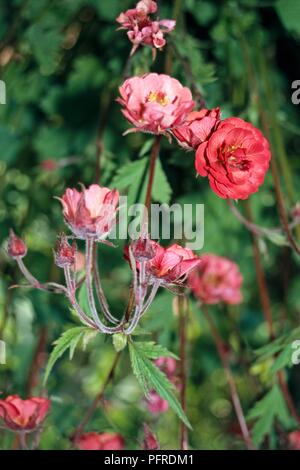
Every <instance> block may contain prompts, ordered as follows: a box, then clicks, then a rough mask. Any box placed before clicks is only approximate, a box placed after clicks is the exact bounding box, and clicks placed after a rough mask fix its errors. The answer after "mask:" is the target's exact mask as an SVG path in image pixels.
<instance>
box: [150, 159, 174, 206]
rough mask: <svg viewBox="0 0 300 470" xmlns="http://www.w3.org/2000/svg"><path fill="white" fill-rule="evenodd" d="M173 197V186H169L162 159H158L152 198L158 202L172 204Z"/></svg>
mask: <svg viewBox="0 0 300 470" xmlns="http://www.w3.org/2000/svg"><path fill="white" fill-rule="evenodd" d="M171 195H172V189H171V186H170V185H169V182H168V180H167V177H166V175H165V172H164V170H163V167H162V164H161V161H160V159H157V162H156V168H155V173H154V183H153V190H152V198H153V199H154V200H155V201H157V202H161V203H166V204H168V203H169V202H170V199H171Z"/></svg>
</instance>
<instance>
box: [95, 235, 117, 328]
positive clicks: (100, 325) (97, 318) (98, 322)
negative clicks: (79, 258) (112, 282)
mask: <svg viewBox="0 0 300 470" xmlns="http://www.w3.org/2000/svg"><path fill="white" fill-rule="evenodd" d="M93 251H94V240H93V239H92V238H89V239H87V240H86V288H87V295H88V304H89V307H90V310H91V313H92V317H93V320H94V322H95V324H96V325H97V327H98V328H99V330H100V331H101V332H102V333H106V334H114V333H116V332H117V331H121V330H122V326H121V325H119V326H116V327H112V328H110V327H108V326H106V325H104V323H102V321H101V320H100V318H99V315H98V312H97V308H96V303H95V298H94V292H93V281H92V270H93Z"/></svg>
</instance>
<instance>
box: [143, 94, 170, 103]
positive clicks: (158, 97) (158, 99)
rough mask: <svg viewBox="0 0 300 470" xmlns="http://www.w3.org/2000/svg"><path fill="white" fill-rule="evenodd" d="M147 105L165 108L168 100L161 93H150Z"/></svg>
mask: <svg viewBox="0 0 300 470" xmlns="http://www.w3.org/2000/svg"><path fill="white" fill-rule="evenodd" d="M147 102H148V103H158V104H160V105H161V106H167V104H169V103H170V100H169V98H168V97H167V96H166V95H165V93H163V92H162V91H151V92H150V93H149V95H148V97H147Z"/></svg>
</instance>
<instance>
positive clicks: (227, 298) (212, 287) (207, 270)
mask: <svg viewBox="0 0 300 470" xmlns="http://www.w3.org/2000/svg"><path fill="white" fill-rule="evenodd" d="M188 281H189V286H190V288H191V290H192V291H193V293H194V295H195V297H196V298H197V299H198V300H199V301H200V302H201V303H203V304H217V303H219V302H224V303H226V304H239V303H240V302H241V301H242V294H241V286H242V283H243V278H242V275H241V273H240V271H239V268H238V266H237V264H235V263H234V262H233V261H231V260H229V259H227V258H223V257H222V256H216V255H211V254H205V255H202V256H201V264H200V265H199V267H198V268H197V269H195V270H194V271H193V272H191V273H190V275H189V280H188Z"/></svg>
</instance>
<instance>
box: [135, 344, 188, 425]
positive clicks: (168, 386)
mask: <svg viewBox="0 0 300 470" xmlns="http://www.w3.org/2000/svg"><path fill="white" fill-rule="evenodd" d="M129 351H130V360H131V366H132V370H133V373H134V375H135V376H136V378H137V380H138V382H139V384H140V385H141V387H142V390H143V392H144V394H145V396H146V397H147V396H148V393H149V391H150V390H151V389H154V390H155V391H156V392H157V393H158V394H159V395H160V396H161V397H162V398H163V399H164V400H167V401H168V403H169V405H170V407H171V408H172V410H173V411H175V413H176V414H177V415H178V416H179V418H180V419H181V420H182V421H183V422H184V423H185V425H186V426H188V427H189V428H191V425H190V423H189V420H188V419H187V417H186V415H185V413H184V411H183V409H182V407H181V405H180V403H179V401H178V400H177V398H176V397H175V395H174V391H175V390H174V385H173V384H172V383H171V382H169V380H168V379H167V377H166V376H165V374H164V373H163V372H162V371H161V370H160V369H159V368H158V367H156V365H155V364H153V362H151V360H152V359H154V358H157V357H158V353H159V352H161V351H162V352H163V355H165V356H166V355H168V356H171V357H172V354H171V353H169V352H168V351H167V350H166V349H165V348H162V347H160V346H158V345H155V344H153V343H149V342H148V343H133V342H131V343H129ZM160 355H161V354H160Z"/></svg>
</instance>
